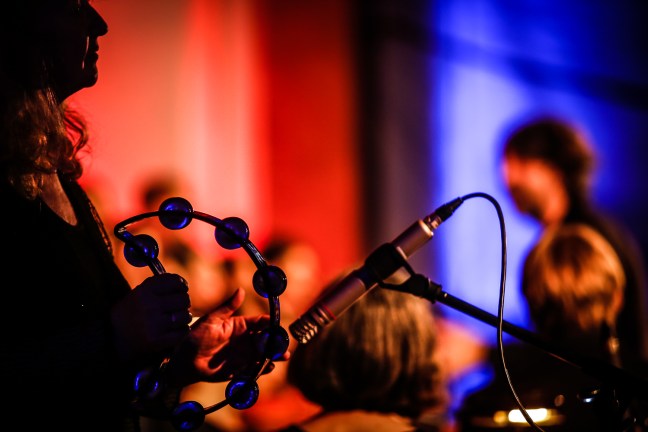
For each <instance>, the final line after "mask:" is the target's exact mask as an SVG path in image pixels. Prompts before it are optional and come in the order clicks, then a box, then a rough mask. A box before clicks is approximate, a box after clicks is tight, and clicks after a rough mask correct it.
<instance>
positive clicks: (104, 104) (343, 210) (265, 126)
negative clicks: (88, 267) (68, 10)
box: [73, 0, 361, 282]
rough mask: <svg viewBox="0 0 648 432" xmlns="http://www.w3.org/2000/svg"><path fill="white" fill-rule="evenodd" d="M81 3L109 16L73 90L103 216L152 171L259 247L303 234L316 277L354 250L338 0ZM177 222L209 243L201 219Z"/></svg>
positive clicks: (115, 214) (342, 6)
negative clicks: (84, 79)
mask: <svg viewBox="0 0 648 432" xmlns="http://www.w3.org/2000/svg"><path fill="white" fill-rule="evenodd" d="M95 7H96V8H97V9H98V10H99V11H100V12H101V13H102V14H103V15H104V17H105V19H106V21H107V22H108V25H109V28H110V30H109V33H108V35H106V36H105V37H103V38H101V39H100V52H99V54H100V60H99V68H100V77H99V83H98V84H97V85H96V86H95V87H93V88H91V89H87V90H85V91H84V92H82V93H80V94H79V95H77V96H76V97H75V98H74V100H73V103H74V104H75V106H77V107H78V109H79V110H80V111H81V112H83V113H85V114H86V115H87V118H88V121H89V123H90V128H91V133H92V136H93V148H92V152H93V153H92V154H91V155H90V156H89V157H88V158H87V159H86V172H85V174H84V177H83V181H84V182H85V183H86V185H87V186H88V187H90V188H91V189H92V193H93V194H95V195H96V196H97V197H98V199H99V201H100V205H99V207H100V211H101V212H102V213H103V215H104V218H106V219H107V221H108V223H109V224H111V223H113V222H114V221H117V220H120V219H122V218H125V217H128V216H131V215H133V214H136V213H138V212H141V207H140V205H139V203H138V201H137V194H136V191H137V187H138V185H139V184H140V182H141V181H142V180H143V179H145V178H147V177H148V176H150V175H155V174H159V173H165V172H166V173H173V174H177V175H179V176H181V177H182V178H183V180H184V181H185V185H186V194H185V197H186V198H188V199H189V200H190V201H191V203H192V204H193V205H194V208H195V209H196V210H200V211H203V212H206V213H210V214H212V215H214V216H217V217H219V218H224V217H227V216H239V217H241V218H243V219H244V220H245V221H246V222H247V223H248V224H249V226H250V231H251V239H252V240H253V241H254V242H255V243H256V244H257V245H258V246H260V247H261V246H262V245H263V243H264V242H266V241H267V239H268V238H269V237H270V236H271V235H272V234H273V233H288V234H290V235H295V236H297V237H301V238H304V239H306V240H308V241H309V242H311V243H312V244H313V245H314V246H315V247H316V248H317V250H318V252H319V253H320V255H321V258H322V265H323V271H324V274H325V275H326V276H327V278H328V277H334V276H337V275H338V274H339V272H342V271H344V270H345V269H346V268H348V267H349V266H351V265H354V264H355V262H356V260H358V259H359V258H361V254H360V251H359V244H360V240H359V235H360V234H359V230H358V226H359V221H358V217H359V216H358V215H359V206H360V202H359V201H360V197H359V191H358V173H357V167H356V155H355V153H354V152H355V148H356V146H355V142H354V141H355V118H354V114H355V102H354V88H353V87H354V86H353V82H352V74H353V67H352V57H351V49H352V48H351V47H352V45H351V41H350V40H349V33H350V30H349V11H348V9H349V6H348V4H347V2H344V1H340V0H336V1H325V0H317V1H311V2H298V1H272V2H267V1H213V0H191V1H188V0H174V1H164V2H159V1H155V0H139V1H137V2H131V1H128V0H110V1H105V2H103V1H101V2H95ZM110 228H112V226H111V227H110ZM179 235H182V234H179ZM186 235H188V236H191V237H192V239H193V241H195V242H196V244H197V245H198V246H199V247H200V248H201V249H202V250H203V252H204V253H206V254H212V253H213V254H214V255H216V256H218V254H220V253H222V251H221V250H220V249H219V248H218V247H217V246H215V242H214V241H213V236H212V233H211V227H208V226H205V228H204V229H200V230H197V231H196V232H192V233H188V234H186ZM323 282H326V281H323Z"/></svg>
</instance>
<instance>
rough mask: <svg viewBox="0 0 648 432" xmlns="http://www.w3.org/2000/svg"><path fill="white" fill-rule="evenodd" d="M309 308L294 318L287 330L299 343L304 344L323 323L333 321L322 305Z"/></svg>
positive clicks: (315, 334)
mask: <svg viewBox="0 0 648 432" xmlns="http://www.w3.org/2000/svg"><path fill="white" fill-rule="evenodd" d="M318 306H319V305H315V307H313V308H311V309H310V310H309V311H308V312H306V313H305V314H304V315H302V316H301V317H299V318H298V319H296V320H295V321H294V322H293V323H292V324H290V326H289V327H288V330H289V331H290V334H291V335H292V336H293V337H294V338H295V339H296V340H297V342H299V343H300V344H306V343H308V342H310V341H311V340H312V339H313V338H314V337H315V336H317V333H319V331H320V329H321V328H323V327H324V326H325V325H327V324H328V323H330V322H331V321H333V318H332V317H331V316H329V315H328V314H327V313H326V311H325V310H324V309H323V308H322V307H318Z"/></svg>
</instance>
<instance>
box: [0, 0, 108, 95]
mask: <svg viewBox="0 0 648 432" xmlns="http://www.w3.org/2000/svg"><path fill="white" fill-rule="evenodd" d="M0 9H2V13H0V15H1V16H2V18H0V28H1V29H0V35H1V37H0V44H1V45H0V56H1V62H0V65H1V66H0V68H1V69H0V71H1V75H0V76H1V78H2V84H3V90H6V88H5V87H6V86H7V85H12V86H16V87H17V88H19V89H26V90H29V91H33V90H44V89H48V88H51V89H52V90H53V96H54V97H55V99H56V101H57V102H58V103H60V102H62V101H64V100H65V99H66V98H67V97H68V96H70V95H71V94H73V93H75V92H77V91H79V90H80V89H82V88H85V87H90V86H92V85H94V84H95V83H96V82H97V75H98V71H97V60H98V51H99V44H98V38H99V37H100V36H103V35H105V34H106V33H107V31H108V26H107V24H106V22H105V21H104V19H103V18H102V17H101V15H99V13H98V12H97V11H96V10H95V9H94V8H93V7H92V6H91V5H90V4H89V2H88V0H6V1H4V2H3V3H2V6H0Z"/></svg>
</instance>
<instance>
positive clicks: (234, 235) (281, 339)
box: [114, 197, 289, 431]
mask: <svg viewBox="0 0 648 432" xmlns="http://www.w3.org/2000/svg"><path fill="white" fill-rule="evenodd" d="M150 217H158V218H159V220H160V223H161V224H162V225H163V226H164V227H165V228H168V229H170V230H179V229H182V228H184V227H186V226H187V225H189V223H191V221H192V220H193V219H198V220H201V221H203V222H206V223H208V224H210V225H213V226H214V227H215V230H214V237H215V238H216V242H217V243H218V244H219V245H220V246H221V247H223V248H225V249H238V248H240V247H242V248H243V249H244V250H245V251H246V252H247V254H248V255H249V256H250V258H251V259H252V261H253V262H254V264H255V265H256V267H257V270H256V272H255V273H254V276H253V277H252V284H253V286H254V290H255V291H256V293H257V294H259V295H260V296H262V297H264V298H267V299H268V303H269V310H270V322H269V325H268V327H267V328H265V329H264V330H263V331H262V332H260V333H259V334H258V336H257V337H258V339H257V344H256V345H257V351H258V355H259V358H257V359H252V360H251V363H252V364H253V365H257V364H258V365H260V366H258V368H253V372H252V373H250V374H249V375H245V376H235V377H234V378H233V379H232V380H231V381H230V382H229V383H228V385H227V388H226V390H225V399H224V400H223V401H221V402H219V403H217V404H215V405H212V406H209V407H206V408H205V407H203V406H202V405H201V404H200V403H198V402H195V401H187V402H183V403H180V404H179V405H177V406H176V407H175V408H173V409H172V410H171V411H170V412H169V413H168V415H169V420H170V421H171V423H172V424H173V426H174V427H175V428H176V429H177V430H179V431H191V430H194V429H196V428H198V427H200V426H201V425H202V423H203V422H204V420H205V415H207V414H209V413H212V412H214V411H216V410H218V409H220V408H222V407H224V406H226V405H230V406H232V407H234V408H236V409H246V408H249V407H251V406H252V405H254V403H255V402H256V401H257V399H258V396H259V387H258V385H257V382H256V381H257V379H258V378H259V376H260V375H261V374H262V373H263V370H264V369H265V368H266V366H268V364H269V363H270V362H271V361H273V360H277V359H280V358H281V357H282V356H283V354H284V353H285V352H286V351H287V349H288V345H289V338H288V333H287V332H286V330H284V329H283V328H282V327H281V320H280V308H279V296H280V295H281V294H282V293H283V292H284V291H285V289H286V285H287V279H286V275H285V273H284V272H283V271H282V270H281V269H280V268H279V267H276V266H273V265H268V264H267V263H266V261H265V260H264V259H263V257H262V256H261V253H259V251H258V250H257V248H256V247H255V246H254V244H253V243H252V242H251V241H250V240H249V235H250V232H249V229H248V226H247V224H246V223H245V222H244V221H243V220H242V219H239V218H237V217H229V218H226V219H223V220H221V219H218V218H216V217H214V216H210V215H208V214H205V213H201V212H197V211H194V210H193V208H192V206H191V204H190V203H189V201H187V200H186V199H184V198H180V197H173V198H169V199H167V200H165V201H164V202H163V203H162V204H161V205H160V208H159V210H158V211H156V212H148V213H142V214H140V215H137V216H133V217H131V218H128V219H126V220H124V221H122V222H120V223H118V224H117V225H116V226H115V230H114V232H115V235H116V236H117V238H119V239H120V240H121V241H123V242H124V243H125V247H124V256H125V258H126V261H128V263H129V264H131V265H133V266H135V267H145V266H148V267H149V268H150V269H151V270H152V271H153V273H155V274H161V273H164V272H165V270H164V267H163V266H162V263H161V262H160V261H159V259H158V255H159V247H158V244H157V242H156V241H155V239H154V238H153V237H151V236H150V235H148V234H137V235H133V234H131V233H130V232H128V231H127V230H126V227H127V226H128V225H130V224H132V223H135V222H138V221H140V220H143V219H146V218H150ZM172 361H173V355H171V356H170V357H168V358H166V359H164V360H163V361H162V363H161V364H160V366H159V368H158V370H145V371H142V372H140V373H138V374H137V376H136V378H135V382H134V390H135V393H136V398H138V399H140V400H143V401H147V400H148V401H151V400H155V399H156V398H160V397H162V396H161V395H162V394H163V391H164V388H165V376H164V370H165V368H166V366H167V365H168V364H170V362H172Z"/></svg>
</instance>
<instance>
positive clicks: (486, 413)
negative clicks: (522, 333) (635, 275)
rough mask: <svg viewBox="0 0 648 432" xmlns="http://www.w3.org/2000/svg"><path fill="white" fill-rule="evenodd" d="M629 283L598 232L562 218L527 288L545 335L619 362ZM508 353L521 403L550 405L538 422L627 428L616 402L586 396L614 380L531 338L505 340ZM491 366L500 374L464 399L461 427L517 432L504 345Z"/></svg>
mask: <svg viewBox="0 0 648 432" xmlns="http://www.w3.org/2000/svg"><path fill="white" fill-rule="evenodd" d="M625 283H626V280H625V272H624V269H623V266H622V263H621V261H620V259H619V257H618V255H617V254H616V252H615V251H614V249H613V248H612V246H611V245H610V244H609V243H608V241H607V240H606V239H605V238H604V237H603V236H602V235H601V234H600V233H599V232H598V231H596V230H594V229H593V228H592V227H590V226H589V225H585V224H561V225H555V226H553V227H551V228H548V229H547V231H546V232H545V234H544V235H543V237H542V239H541V240H540V242H539V243H538V244H537V245H536V247H535V248H534V249H533V250H532V251H531V253H530V254H529V256H528V258H527V260H526V262H525V266H524V278H523V283H522V292H523V295H524V298H525V300H526V303H527V306H528V308H529V312H530V316H531V320H532V323H533V325H534V330H535V331H536V332H537V334H538V335H539V336H540V337H541V338H542V340H544V341H546V342H547V343H549V344H550V345H551V346H555V347H557V348H559V349H560V350H563V351H564V350H566V351H567V352H570V353H572V354H575V355H578V356H582V358H584V359H596V360H598V361H601V362H604V363H607V364H610V365H615V366H618V365H619V364H620V358H619V344H618V339H617V337H616V325H617V320H618V315H619V313H620V311H621V310H622V308H623V303H624V286H625ZM504 357H505V360H506V365H507V369H508V373H509V374H510V378H511V382H512V385H513V387H514V389H515V390H516V393H517V394H518V396H519V398H520V400H521V402H522V404H523V405H524V406H525V407H526V408H527V409H528V410H529V409H536V410H537V409H547V410H548V411H547V416H546V417H545V418H544V419H542V420H539V421H538V422H537V424H538V425H539V426H541V427H542V428H543V429H544V430H545V431H564V432H568V431H569V432H573V431H601V432H604V431H605V432H611V431H615V430H619V431H620V430H622V429H620V426H621V423H620V422H619V417H620V416H622V415H623V413H622V412H621V413H618V412H617V411H616V409H615V408H614V406H615V405H616V402H614V401H611V405H609V406H606V404H607V401H606V403H603V402H601V403H589V404H586V403H585V402H584V399H583V398H584V397H585V396H586V395H587V394H588V392H590V391H592V390H594V389H599V390H600V389H603V387H604V386H607V385H608V384H610V383H605V380H604V378H602V377H596V376H592V375H588V374H587V373H586V372H585V371H583V370H581V369H580V368H578V367H576V366H575V365H572V364H569V363H566V362H565V361H563V360H561V359H558V358H556V357H554V356H552V355H550V354H549V353H547V352H546V351H544V350H543V349H541V348H540V347H537V346H535V345H533V344H531V343H528V342H512V343H509V344H507V345H505V347H504ZM580 366H585V364H584V365H580ZM490 367H491V368H492V369H493V370H494V372H495V374H494V377H493V379H492V381H491V382H490V383H489V384H488V385H487V386H486V387H485V388H483V389H481V390H478V391H476V392H474V393H473V394H471V395H469V396H468V397H467V398H466V399H464V401H463V403H462V407H461V409H460V410H459V414H458V415H457V418H458V424H459V430H460V431H462V432H485V431H492V430H502V431H508V432H513V431H517V430H519V428H520V427H522V426H521V425H520V424H515V423H512V422H510V421H509V419H508V417H507V414H508V413H509V411H511V410H515V409H517V405H516V404H515V401H514V399H513V396H512V394H511V392H510V389H509V387H508V383H507V380H506V377H505V375H504V372H503V370H502V364H501V361H500V358H499V350H498V349H493V350H492V353H491V356H490ZM600 400H601V401H602V400H603V399H602V398H600ZM625 402H628V403H630V402H629V401H624V403H625ZM498 412H499V413H503V415H499V416H498V415H497V413H498ZM522 424H526V421H524V420H523V421H522ZM527 427H528V426H527Z"/></svg>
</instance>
